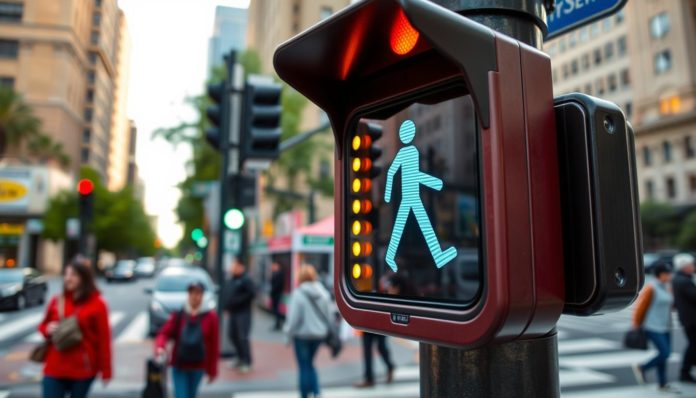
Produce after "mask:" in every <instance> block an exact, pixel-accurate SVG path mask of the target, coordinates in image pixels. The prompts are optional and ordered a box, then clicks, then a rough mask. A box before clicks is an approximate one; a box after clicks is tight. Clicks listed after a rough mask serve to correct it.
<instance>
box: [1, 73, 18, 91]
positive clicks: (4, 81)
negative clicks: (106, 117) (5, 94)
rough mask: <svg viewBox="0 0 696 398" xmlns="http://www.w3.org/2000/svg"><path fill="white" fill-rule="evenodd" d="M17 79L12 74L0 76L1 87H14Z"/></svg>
mask: <svg viewBox="0 0 696 398" xmlns="http://www.w3.org/2000/svg"><path fill="white" fill-rule="evenodd" d="M14 83H15V79H14V77H10V76H0V87H9V88H12V89H14Z"/></svg>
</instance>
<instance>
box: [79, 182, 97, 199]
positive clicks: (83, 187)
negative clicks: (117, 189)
mask: <svg viewBox="0 0 696 398" xmlns="http://www.w3.org/2000/svg"><path fill="white" fill-rule="evenodd" d="M77 192H78V193H79V194H80V195H82V196H87V195H89V194H91V193H92V192H94V183H93V182H92V180H88V179H86V178H83V179H81V180H80V182H78V183H77Z"/></svg>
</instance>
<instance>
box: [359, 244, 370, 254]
mask: <svg viewBox="0 0 696 398" xmlns="http://www.w3.org/2000/svg"><path fill="white" fill-rule="evenodd" d="M360 246H362V253H363V256H369V255H370V254H372V243H370V242H364V243H362V244H360Z"/></svg>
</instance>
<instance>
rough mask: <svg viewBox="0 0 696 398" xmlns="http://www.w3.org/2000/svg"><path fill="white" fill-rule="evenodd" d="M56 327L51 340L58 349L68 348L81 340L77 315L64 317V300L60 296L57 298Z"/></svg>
mask: <svg viewBox="0 0 696 398" xmlns="http://www.w3.org/2000/svg"><path fill="white" fill-rule="evenodd" d="M58 301H59V302H58V316H59V318H60V321H59V323H58V328H57V329H56V331H55V332H53V334H52V335H51V342H52V343H53V345H54V346H55V347H56V349H57V350H58V351H65V350H68V349H70V348H72V347H74V346H76V345H78V344H80V342H81V341H82V331H81V330H80V325H79V324H78V323H77V316H74V315H73V316H70V317H67V318H66V317H65V301H64V300H63V297H62V296H61V297H60V299H59V300H58Z"/></svg>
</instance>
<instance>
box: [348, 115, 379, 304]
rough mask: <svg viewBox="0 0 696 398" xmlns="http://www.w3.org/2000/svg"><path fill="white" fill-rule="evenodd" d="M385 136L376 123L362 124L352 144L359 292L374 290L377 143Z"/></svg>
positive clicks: (354, 256) (353, 227) (353, 230)
mask: <svg viewBox="0 0 696 398" xmlns="http://www.w3.org/2000/svg"><path fill="white" fill-rule="evenodd" d="M381 136H382V127H381V126H380V125H379V124H376V123H368V122H360V123H358V125H357V126H356V129H355V133H354V135H353V137H352V139H351V140H350V158H349V159H348V163H349V164H350V171H349V178H350V180H351V195H350V200H351V211H349V212H348V214H347V220H348V224H349V225H350V234H351V242H352V248H351V254H352V255H351V259H350V261H351V262H350V264H351V265H350V266H351V267H352V268H351V277H352V278H353V283H354V284H355V285H356V286H358V288H359V290H362V291H368V290H372V289H373V288H374V282H375V281H374V279H373V276H374V268H373V264H375V259H376V253H374V251H373V250H372V248H373V247H374V246H375V244H376V234H375V233H374V232H375V230H376V226H377V222H378V220H379V214H378V212H377V211H376V209H375V208H374V206H373V204H374V203H375V200H376V199H377V197H376V189H375V188H374V185H375V178H376V177H377V176H378V175H379V174H380V171H381V168H380V167H379V166H378V165H377V161H378V159H379V157H380V155H381V154H382V150H381V149H380V148H379V147H377V146H376V141H377V140H379V138H380V137H381Z"/></svg>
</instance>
